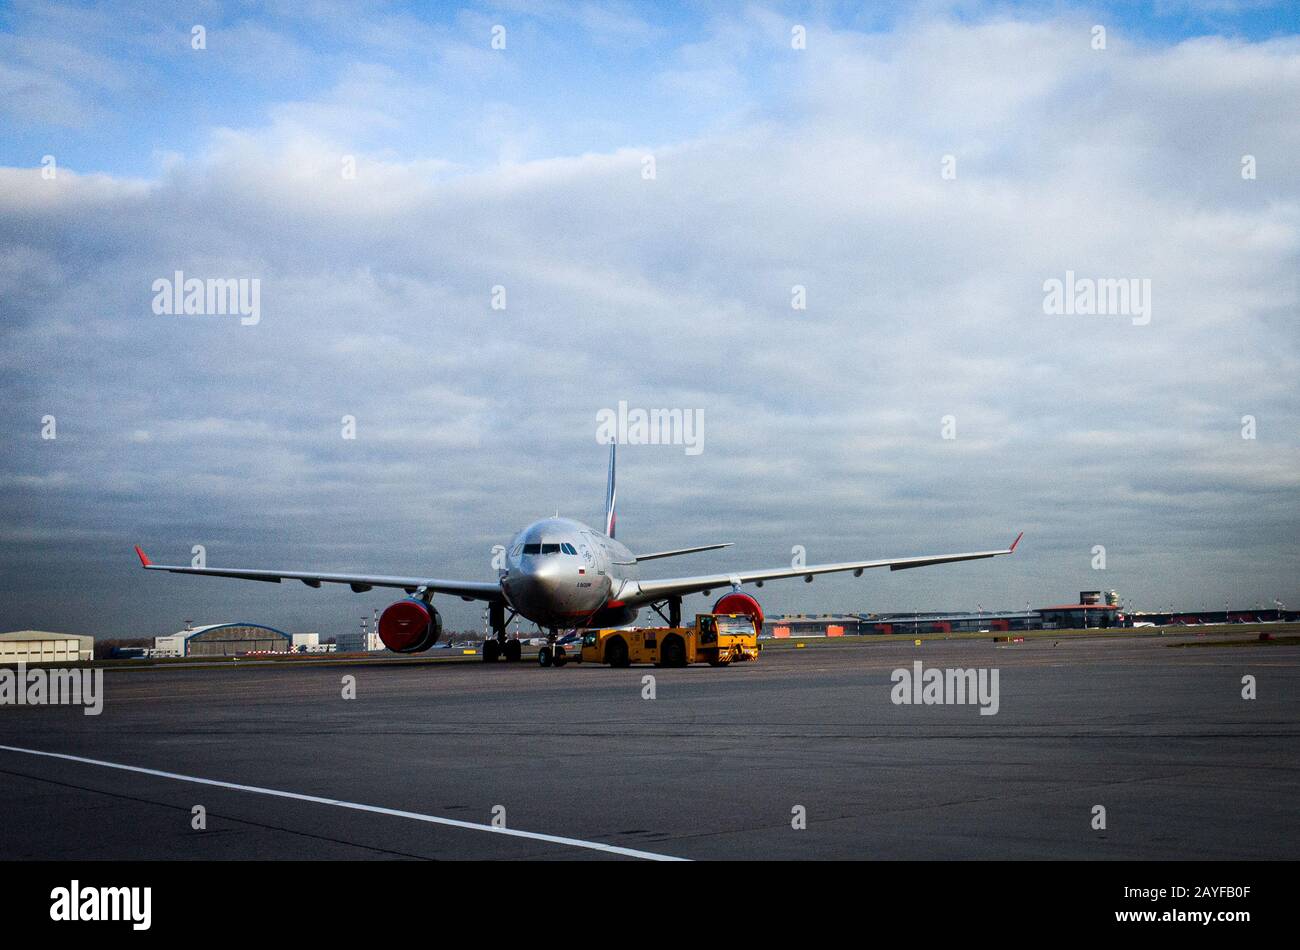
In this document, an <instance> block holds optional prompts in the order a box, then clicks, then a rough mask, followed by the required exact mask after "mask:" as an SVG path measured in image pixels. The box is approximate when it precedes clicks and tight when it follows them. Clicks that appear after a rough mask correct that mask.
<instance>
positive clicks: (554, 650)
mask: <svg viewBox="0 0 1300 950" xmlns="http://www.w3.org/2000/svg"><path fill="white" fill-rule="evenodd" d="M559 635H560V634H559V631H557V630H556V629H555V628H554V627H552V628H551V629H550V632H548V633H547V634H546V646H544V647H542V648H541V649H540V650H538V651H537V664H538V665H539V666H563V665H564V664H566V663H568V662H569V655H568V652H567V651H566V650H565V649H564V647H562V646H560V645H559V644H557V643H556V642H555V641H556V640H557V639H558V638H559Z"/></svg>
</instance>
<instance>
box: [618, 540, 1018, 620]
mask: <svg viewBox="0 0 1300 950" xmlns="http://www.w3.org/2000/svg"><path fill="white" fill-rule="evenodd" d="M1022 537H1024V532H1023V531H1022V532H1020V534H1019V535H1018V536H1017V537H1016V540H1014V541H1012V542H1011V547H1009V548H1003V549H1001V550H997V551H970V552H967V553H964V554H933V555H928V556H923V557H903V558H892V559H886V560H880V561H844V562H841V563H839V564H809V565H807V566H805V567H789V568H786V567H779V568H774V569H769V570H765V571H736V572H733V573H730V574H703V575H700V576H697V577H675V578H670V579H668V580H654V581H651V580H643V581H628V582H627V583H626V584H625V585H624V586H623V589H622V590H621V591H619V593H618V595H617V600H618V601H619V602H620V603H623V604H626V605H627V606H629V607H635V606H639V605H642V604H648V603H652V602H654V601H659V600H663V599H664V598H666V597H681V596H684V595H686V594H698V593H701V592H703V591H711V590H716V589H719V588H731V587H739V586H740V585H741V584H760V585H761V584H762V583H763V582H764V581H775V580H780V579H782V578H785V577H802V578H804V579H806V580H809V581H811V580H812V579H813V576H814V575H816V574H836V573H839V572H841V571H853V573H854V574H855V575H858V574H861V573H862V572H863V571H866V570H870V569H871V568H873V567H887V568H889V569H890V570H891V571H905V570H909V569H910V568H913V567H928V566H929V565H931V564H950V563H952V562H954V561H978V560H981V559H983V558H989V557H1000V556H1002V555H1004V554H1011V553H1012V552H1014V551H1015V549H1016V545H1017V544H1019V543H1020V538H1022Z"/></svg>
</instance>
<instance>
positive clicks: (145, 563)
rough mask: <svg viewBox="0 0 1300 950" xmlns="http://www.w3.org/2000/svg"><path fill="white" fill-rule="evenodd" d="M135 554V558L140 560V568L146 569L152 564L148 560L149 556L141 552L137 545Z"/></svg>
mask: <svg viewBox="0 0 1300 950" xmlns="http://www.w3.org/2000/svg"><path fill="white" fill-rule="evenodd" d="M135 553H136V556H137V557H138V558H140V566H141V567H148V566H149V565H150V564H152V563H153V561H151V560H149V555H147V554H145V553H144V552H143V551H141V550H140V545H138V544H137V545H136V546H135Z"/></svg>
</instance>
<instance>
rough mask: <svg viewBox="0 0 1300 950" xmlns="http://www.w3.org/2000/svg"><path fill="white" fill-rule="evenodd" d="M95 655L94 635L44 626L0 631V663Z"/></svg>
mask: <svg viewBox="0 0 1300 950" xmlns="http://www.w3.org/2000/svg"><path fill="white" fill-rule="evenodd" d="M94 658H95V638H94V637H85V636H81V635H79V634H75V633H50V632H49V631H47V630H15V631H13V632H11V633H0V663H77V662H80V661H84V660H93V659H94Z"/></svg>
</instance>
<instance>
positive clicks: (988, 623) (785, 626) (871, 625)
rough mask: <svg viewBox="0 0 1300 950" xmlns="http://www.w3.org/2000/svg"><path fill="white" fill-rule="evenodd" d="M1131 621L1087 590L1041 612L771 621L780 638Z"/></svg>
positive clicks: (1108, 596)
mask: <svg viewBox="0 0 1300 950" xmlns="http://www.w3.org/2000/svg"><path fill="white" fill-rule="evenodd" d="M1125 622H1126V620H1125V616H1124V614H1122V613H1121V611H1120V606H1119V595H1118V594H1117V593H1116V592H1115V591H1113V590H1109V591H1099V590H1085V591H1080V592H1079V602H1078V603H1075V604H1057V605H1055V606H1051V607H1039V608H1038V609H1037V610H1029V609H1025V610H947V611H943V610H940V611H922V610H913V611H907V612H906V613H861V614H787V615H785V616H773V617H769V618H768V622H767V629H768V630H769V631H770V632H771V634H772V636H774V637H840V636H853V635H854V634H862V635H866V634H873V633H904V634H918V633H978V632H984V631H987V632H990V633H991V632H994V631H1010V630H1068V629H1081V628H1087V627H1117V626H1121V625H1123V624H1124V623H1125Z"/></svg>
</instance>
